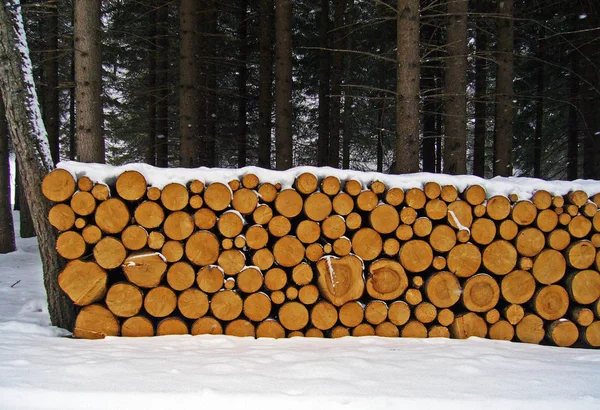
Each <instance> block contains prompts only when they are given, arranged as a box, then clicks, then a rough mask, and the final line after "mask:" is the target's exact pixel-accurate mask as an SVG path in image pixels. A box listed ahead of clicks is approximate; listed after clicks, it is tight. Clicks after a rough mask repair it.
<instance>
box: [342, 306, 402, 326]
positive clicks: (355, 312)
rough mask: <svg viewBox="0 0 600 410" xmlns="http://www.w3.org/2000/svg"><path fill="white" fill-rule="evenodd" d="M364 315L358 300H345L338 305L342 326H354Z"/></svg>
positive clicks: (359, 322)
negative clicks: (345, 301)
mask: <svg viewBox="0 0 600 410" xmlns="http://www.w3.org/2000/svg"><path fill="white" fill-rule="evenodd" d="M409 314H410V312H409ZM364 317H365V310H364V308H363V306H362V305H361V304H360V303H359V302H354V301H352V302H347V303H345V304H343V305H342V306H341V307H340V313H339V318H340V323H341V324H343V325H344V326H348V327H356V326H358V325H360V324H361V323H362V321H363V319H364Z"/></svg>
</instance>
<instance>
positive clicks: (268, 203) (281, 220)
mask: <svg viewBox="0 0 600 410" xmlns="http://www.w3.org/2000/svg"><path fill="white" fill-rule="evenodd" d="M74 175H76V176H77V178H75V177H74ZM449 178H453V179H449ZM41 188H42V192H43V194H44V195H45V196H46V198H47V199H48V200H49V201H51V202H52V206H51V207H50V211H49V214H48V219H49V222H50V225H51V226H53V227H54V228H55V229H56V230H57V233H58V235H57V241H56V252H57V254H58V255H59V256H60V257H61V258H63V259H64V262H65V264H64V266H65V267H64V269H63V270H62V272H61V273H60V274H59V275H58V277H57V278H56V280H57V281H58V285H59V286H60V288H61V289H62V291H63V292H64V293H65V294H66V295H67V296H68V297H69V298H70V299H71V301H72V302H73V304H74V305H75V307H76V309H77V310H78V317H77V321H76V325H75V331H74V335H75V337H80V338H102V337H104V336H117V335H122V336H126V337H134V336H154V335H175V334H188V333H189V334H192V335H199V334H226V335H231V336H240V337H242V336H249V337H272V338H281V337H295V336H306V337H332V338H337V337H343V336H349V335H352V336H373V335H377V336H385V337H453V338H461V339H462V338H467V337H471V336H476V337H488V338H491V339H495V340H514V341H520V342H524V343H543V344H550V345H556V346H577V347H595V348H598V347H600V320H599V319H600V273H599V269H600V252H598V248H599V247H600V212H599V211H598V202H600V200H599V199H600V194H599V192H600V182H598V183H597V182H595V181H586V182H585V184H583V185H582V184H578V183H576V182H539V183H538V182H536V180H531V179H528V180H527V181H522V180H520V179H519V178H511V179H508V180H490V181H487V180H483V179H477V178H475V177H448V176H443V177H438V176H436V175H429V174H427V175H426V176H425V175H424V176H419V177H415V176H414V175H412V176H403V175H400V176H391V175H383V174H367V173H360V172H354V171H343V172H341V171H337V170H334V169H331V168H324V169H318V168H302V169H301V170H298V169H292V170H289V171H283V172H278V171H277V172H276V171H269V172H263V171H259V170H258V169H257V168H249V169H241V170H239V171H231V172H230V171H227V172H223V170H216V169H214V170H213V169H207V168H202V169H198V170H186V171H185V172H180V171H177V172H175V171H169V170H164V169H154V168H152V167H148V166H142V167H138V166H137V165H128V166H125V167H123V168H106V172H104V171H103V168H102V166H97V167H96V166H95V167H87V166H85V165H82V164H78V163H76V162H69V163H67V164H65V165H64V167H62V165H61V168H59V169H57V170H55V171H53V172H52V173H50V174H49V175H48V176H47V177H46V178H45V179H44V181H43V183H42V187H41Z"/></svg>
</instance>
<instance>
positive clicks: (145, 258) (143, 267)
mask: <svg viewBox="0 0 600 410" xmlns="http://www.w3.org/2000/svg"><path fill="white" fill-rule="evenodd" d="M166 270H167V264H166V263H165V261H164V260H163V259H162V258H161V257H160V254H158V253H156V252H137V253H132V254H131V255H129V256H128V257H127V259H125V261H124V262H123V273H125V276H126V277H127V280H128V281H129V282H131V283H133V284H135V285H137V286H139V287H141V288H153V287H155V286H158V284H159V283H160V281H161V280H162V277H163V275H164V273H165V271H166Z"/></svg>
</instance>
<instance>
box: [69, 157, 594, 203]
mask: <svg viewBox="0 0 600 410" xmlns="http://www.w3.org/2000/svg"><path fill="white" fill-rule="evenodd" d="M57 167H58V168H63V169H65V170H67V171H69V172H70V173H71V174H72V175H73V176H74V177H75V178H81V177H82V176H87V177H89V178H90V179H91V180H93V181H94V182H102V183H105V184H112V183H114V181H115V180H116V178H117V177H118V176H119V175H120V174H121V173H123V172H125V171H130V170H135V171H138V172H140V173H141V174H142V175H144V177H145V178H146V181H147V182H148V184H149V185H150V186H155V187H157V188H163V187H164V186H165V185H167V184H170V183H173V182H177V183H180V184H184V185H185V184H187V183H189V182H190V181H193V180H194V179H197V180H200V181H202V182H204V183H205V184H210V183H213V182H222V183H225V184H226V183H227V182H229V181H231V180H234V179H241V178H242V177H243V176H244V175H246V174H254V175H256V176H257V177H258V178H259V180H260V182H261V183H264V182H270V183H280V184H281V187H282V189H285V188H290V187H292V186H293V184H294V180H295V178H296V177H297V176H298V175H300V174H303V173H305V172H309V173H312V174H314V175H315V176H317V177H318V178H325V177H327V176H335V177H337V178H339V179H340V180H341V181H345V180H349V179H355V180H357V181H359V182H361V184H362V185H363V189H366V188H367V187H368V186H369V184H370V183H371V182H373V181H381V182H383V183H384V184H385V185H386V186H387V188H388V189H389V188H394V187H397V188H402V189H404V190H406V189H410V188H422V187H423V186H424V185H425V183H427V182H437V183H438V184H440V185H454V186H455V187H456V188H457V189H458V190H459V191H463V190H464V189H465V188H467V187H468V186H470V185H481V186H483V187H484V188H485V190H486V192H487V197H488V198H490V197H492V196H494V195H504V196H508V195H510V194H517V195H518V196H519V198H520V199H530V198H531V196H532V195H533V193H534V192H535V191H538V190H546V191H548V192H550V193H551V194H552V195H565V194H567V193H568V192H570V191H575V190H582V191H584V192H586V193H587V194H588V195H589V196H592V195H594V194H596V193H599V192H600V181H597V180H584V179H578V180H575V181H544V180H542V179H537V178H523V177H494V178H491V179H483V178H479V177H476V176H473V175H446V174H432V173H428V172H419V173H415V174H403V175H390V174H382V173H379V172H362V171H351V170H343V169H336V168H330V167H309V166H305V167H296V168H292V169H289V170H286V171H275V170H269V169H264V168H259V167H244V168H239V169H231V168H206V167H200V168H157V167H154V166H151V165H147V164H140V163H134V164H127V165H121V166H112V165H104V164H89V163H81V162H75V161H63V162H60V163H59V164H58V165H57Z"/></svg>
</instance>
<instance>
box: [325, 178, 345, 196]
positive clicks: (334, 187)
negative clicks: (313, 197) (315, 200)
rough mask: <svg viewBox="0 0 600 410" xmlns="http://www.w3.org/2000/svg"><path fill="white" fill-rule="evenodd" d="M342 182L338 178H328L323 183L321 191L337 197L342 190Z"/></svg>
mask: <svg viewBox="0 0 600 410" xmlns="http://www.w3.org/2000/svg"><path fill="white" fill-rule="evenodd" d="M341 186H342V184H341V182H340V180H339V178H338V177H334V176H328V177H325V178H323V180H322V181H321V191H322V192H323V193H325V194H326V195H329V196H334V195H337V194H338V193H339V192H340V189H341Z"/></svg>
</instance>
